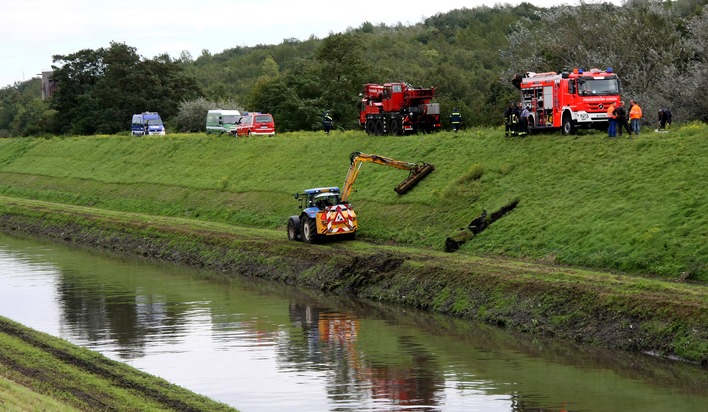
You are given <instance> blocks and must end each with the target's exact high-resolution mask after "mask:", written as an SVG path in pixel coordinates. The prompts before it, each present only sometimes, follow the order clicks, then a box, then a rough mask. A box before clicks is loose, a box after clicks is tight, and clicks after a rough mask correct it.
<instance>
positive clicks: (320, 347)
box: [278, 303, 445, 410]
mask: <svg viewBox="0 0 708 412" xmlns="http://www.w3.org/2000/svg"><path fill="white" fill-rule="evenodd" d="M290 319H291V320H292V321H293V322H294V324H295V325H296V326H297V327H298V328H301V330H302V332H303V333H302V334H301V335H299V336H297V335H295V334H294V333H293V336H291V339H289V340H286V341H285V342H282V345H283V346H284V347H283V348H281V349H280V350H279V351H278V357H279V360H280V361H281V362H282V363H284V364H287V365H288V368H295V369H302V370H307V369H310V370H319V371H322V370H324V371H327V372H328V378H329V379H328V382H327V393H328V395H329V397H330V398H331V399H332V400H333V401H334V402H335V403H337V404H341V403H352V402H353V403H356V402H361V400H362V399H369V398H370V399H373V400H376V401H379V402H381V401H389V402H390V403H391V404H392V405H400V406H406V410H423V409H425V410H429V409H430V407H433V406H435V405H437V404H439V403H440V399H439V396H440V394H438V391H439V390H443V389H444V386H445V380H444V377H443V376H442V374H441V373H440V372H439V370H440V368H439V365H437V359H436V357H435V356H434V355H433V354H432V353H431V352H430V351H429V350H427V349H426V348H425V347H424V346H423V345H421V344H420V343H418V342H416V341H415V339H414V338H413V337H411V336H400V337H398V340H397V342H396V347H397V349H396V351H394V352H397V353H395V354H391V355H392V356H390V357H378V358H376V359H370V355H367V354H366V353H364V352H363V350H362V349H361V348H360V347H358V346H357V345H358V342H357V336H358V333H359V327H360V323H359V320H358V319H357V317H356V315H354V314H352V313H340V312H332V311H330V310H328V309H323V308H315V307H311V306H308V305H301V304H297V303H291V305H290ZM416 407H419V408H416Z"/></svg>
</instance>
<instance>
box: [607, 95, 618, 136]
mask: <svg viewBox="0 0 708 412" xmlns="http://www.w3.org/2000/svg"><path fill="white" fill-rule="evenodd" d="M607 122H608V123H609V127H608V128H607V137H609V138H610V139H614V138H615V137H617V113H616V110H615V102H612V103H611V104H610V107H608V108H607Z"/></svg>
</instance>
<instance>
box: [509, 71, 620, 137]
mask: <svg viewBox="0 0 708 412" xmlns="http://www.w3.org/2000/svg"><path fill="white" fill-rule="evenodd" d="M514 85H515V86H517V87H518V88H519V90H520V91H521V104H522V105H523V106H524V107H526V108H528V110H529V113H530V114H531V115H530V117H529V119H528V120H529V122H528V127H529V131H541V130H553V129H556V130H557V129H560V130H561V131H562V132H563V134H565V135H570V134H573V133H575V131H576V130H577V129H579V128H586V129H589V128H595V129H600V130H602V129H607V126H608V124H607V108H608V107H609V106H610V104H611V103H612V102H614V103H615V104H617V105H619V102H620V93H621V83H620V80H619V78H618V77H617V75H616V74H615V73H613V72H612V69H611V68H608V69H607V70H600V69H592V70H589V71H583V69H574V70H573V71H565V70H564V71H563V72H561V73H560V74H558V73H556V72H548V73H533V72H528V73H526V74H525V75H524V77H523V78H522V79H521V82H518V81H517V82H516V83H514Z"/></svg>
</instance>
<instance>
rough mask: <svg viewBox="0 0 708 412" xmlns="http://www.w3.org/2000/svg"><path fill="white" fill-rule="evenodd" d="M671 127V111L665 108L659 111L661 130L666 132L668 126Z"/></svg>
mask: <svg viewBox="0 0 708 412" xmlns="http://www.w3.org/2000/svg"><path fill="white" fill-rule="evenodd" d="M667 124H668V125H669V127H670V126H671V110H669V109H668V108H666V107H665V108H663V109H661V110H659V130H666V125H667Z"/></svg>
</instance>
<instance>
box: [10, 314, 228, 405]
mask: <svg viewBox="0 0 708 412" xmlns="http://www.w3.org/2000/svg"><path fill="white" fill-rule="evenodd" d="M0 345H1V346H2V348H3V350H2V353H1V354H0V410H9V411H13V410H18V411H20V410H21V411H28V410H37V411H39V410H51V411H75V410H76V411H78V410H83V411H97V410H116V411H118V410H120V411H195V412H196V411H234V410H235V409H233V408H231V407H229V406H228V405H225V404H222V403H219V402H216V401H213V400H211V399H209V398H207V397H204V396H201V395H197V394H195V393H193V392H190V391H187V390H186V389H184V388H182V387H179V386H177V385H174V384H171V383H169V382H167V381H165V380H163V379H160V378H157V377H154V376H151V375H149V374H147V373H144V372H141V371H139V370H137V369H135V368H132V367H130V366H128V365H126V364H124V363H121V362H117V361H112V360H110V359H108V358H106V357H105V356H103V355H100V354H98V353H95V352H92V351H90V350H88V349H84V348H80V347H78V346H74V345H71V344H69V343H68V342H66V341H64V340H62V339H59V338H55V337H53V336H50V335H47V334H45V333H41V332H37V331H35V330H32V329H29V328H26V327H24V326H22V325H19V324H17V323H15V322H12V321H11V320H9V319H6V318H3V317H0Z"/></svg>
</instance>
